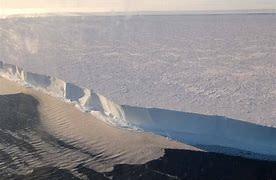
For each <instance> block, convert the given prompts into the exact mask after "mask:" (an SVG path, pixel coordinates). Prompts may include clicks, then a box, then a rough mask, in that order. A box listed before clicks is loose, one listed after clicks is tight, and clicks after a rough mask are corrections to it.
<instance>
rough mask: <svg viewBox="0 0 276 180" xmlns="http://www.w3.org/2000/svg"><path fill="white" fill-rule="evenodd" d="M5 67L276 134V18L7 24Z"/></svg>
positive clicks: (1, 27) (2, 35) (3, 30)
mask: <svg viewBox="0 0 276 180" xmlns="http://www.w3.org/2000/svg"><path fill="white" fill-rule="evenodd" d="M0 39H1V40H0V41H1V43H0V58H1V61H4V62H6V63H11V64H15V65H19V66H20V67H23V68H24V69H25V70H27V71H30V72H35V73H39V74H47V75H49V76H54V77H58V78H60V79H64V80H65V81H66V82H71V83H73V84H77V85H80V86H84V87H87V88H89V89H93V90H95V91H96V92H99V93H101V94H103V95H104V96H105V97H108V98H109V99H112V100H113V101H115V102H118V103H119V104H126V105H131V106H140V107H158V108H164V109H172V110H179V111H184V112H195V113H200V114H209V115H221V116H227V117H230V118H234V119H239V120H243V121H247V122H253V123H257V124H262V125H267V126H274V127H276V121H275V119H276V110H275V109H276V108H275V102H276V90H275V89H276V88H275V84H276V82H275V81H276V72H275V69H276V68H275V65H276V60H275V59H276V47H275V46H276V45H275V43H276V42H275V41H276V40H275V39H276V15H275V14H250V15H249V14H243V15H206V16H203V15H167V16H157V15H155V16H150V15H148V16H142V15H141V16H89V15H88V16H68V17H63V16H61V17H55V16H51V17H37V18H7V19H2V20H0Z"/></svg>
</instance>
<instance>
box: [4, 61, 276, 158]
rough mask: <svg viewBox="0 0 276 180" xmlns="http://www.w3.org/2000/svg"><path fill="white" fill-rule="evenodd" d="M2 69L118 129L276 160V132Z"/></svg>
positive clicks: (6, 75)
mask: <svg viewBox="0 0 276 180" xmlns="http://www.w3.org/2000/svg"><path fill="white" fill-rule="evenodd" d="M0 65H1V66H0V77H1V76H2V77H4V78H7V79H10V80H13V81H16V82H18V83H21V84H24V85H28V86H30V87H33V88H35V89H37V90H42V91H43V92H45V93H48V94H51V95H52V96H55V97H59V98H62V99H63V100H65V101H68V102H72V103H74V104H75V105H76V106H77V107H78V108H80V109H81V110H83V111H86V112H91V113H92V114H94V115H97V117H99V118H100V119H101V120H103V121H105V122H107V123H110V124H112V125H115V126H117V127H124V128H129V129H140V130H142V131H146V132H152V133H155V134H159V135H163V136H166V137H170V138H172V139H174V140H178V141H181V142H184V143H188V144H191V145H195V146H202V145H203V146H216V147H217V148H216V149H215V150H213V151H215V152H217V151H219V152H223V153H229V152H228V151H226V150H221V148H222V147H223V148H231V149H234V150H235V151H234V152H232V153H234V154H237V153H238V152H239V151H242V152H250V153H249V154H246V155H244V154H241V155H243V156H247V157H251V158H265V159H271V160H275V159H276V138H275V136H276V128H272V127H265V126H259V125H256V124H252V123H245V122H242V121H238V120H235V119H230V118H226V117H222V116H206V115H200V114H193V113H185V112H177V111H171V110H165V109H157V108H141V107H132V106H126V105H120V104H116V103H115V102H112V101H111V100H109V99H107V98H106V97H104V96H102V95H99V94H96V93H94V92H93V91H92V90H89V89H87V88H82V87H79V86H77V85H74V84H72V83H66V82H64V81H62V80H60V79H57V78H53V77H50V76H45V75H40V74H36V73H30V72H25V71H23V70H22V69H21V68H18V67H17V66H14V65H10V64H5V63H2V62H0ZM218 147H220V148H218ZM257 155H258V156H260V157H258V156H257Z"/></svg>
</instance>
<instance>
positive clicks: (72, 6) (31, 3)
mask: <svg viewBox="0 0 276 180" xmlns="http://www.w3.org/2000/svg"><path fill="white" fill-rule="evenodd" d="M0 8H1V9H0V13H2V14H3V13H9V12H10V13H12V12H13V13H16V12H26V13H27V12H35V13H39V12H60V11H67V12H125V11H127V12H133V11H134V12H136V11H210V10H219V11H222V10H252V9H254V10H258V9H259V10H263V9H276V0H0Z"/></svg>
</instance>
